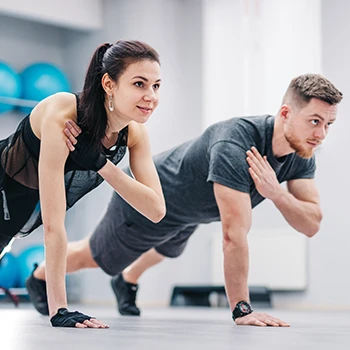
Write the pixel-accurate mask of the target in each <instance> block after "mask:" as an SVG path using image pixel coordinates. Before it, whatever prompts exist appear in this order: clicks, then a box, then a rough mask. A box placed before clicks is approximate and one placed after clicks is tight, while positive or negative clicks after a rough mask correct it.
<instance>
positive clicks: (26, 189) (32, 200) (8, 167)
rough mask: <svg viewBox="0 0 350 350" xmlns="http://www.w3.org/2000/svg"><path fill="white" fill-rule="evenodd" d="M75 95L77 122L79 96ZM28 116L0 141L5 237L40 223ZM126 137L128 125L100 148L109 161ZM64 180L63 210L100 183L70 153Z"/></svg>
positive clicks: (35, 149) (0, 221)
mask: <svg viewBox="0 0 350 350" xmlns="http://www.w3.org/2000/svg"><path fill="white" fill-rule="evenodd" d="M76 98H77V111H78V115H77V121H78V124H79V121H80V120H81V115H80V113H81V112H80V109H79V96H78V95H76ZM29 117H30V115H27V116H26V117H25V118H24V119H23V120H22V121H21V123H20V124H19V125H18V127H17V130H16V131H15V132H14V133H13V134H12V135H10V136H9V137H8V138H7V139H5V140H2V141H0V165H1V167H0V191H1V195H0V203H2V206H1V207H0V234H1V235H5V236H11V237H12V236H14V235H17V236H26V235H28V234H29V233H31V232H32V231H33V230H34V229H36V228H37V227H38V226H40V225H41V224H42V220H41V212H40V203H39V181H38V160H39V154H40V140H39V139H38V138H37V137H36V136H35V134H34V133H33V130H32V128H31V125H30V121H29ZM127 140H128V126H126V127H125V128H124V129H122V130H121V131H120V132H119V135H118V140H117V141H116V144H115V145H114V146H112V147H111V148H110V149H106V148H104V152H105V154H106V156H107V158H108V159H109V160H110V161H111V162H112V163H114V164H118V163H119V162H120V161H121V160H122V158H123V157H124V155H125V153H126V148H127ZM64 180H65V188H66V209H67V210H68V209H70V208H71V207H72V206H73V205H74V204H75V203H76V202H77V201H78V200H79V199H80V198H82V197H83V196H84V195H86V194H87V193H89V192H90V191H92V190H93V189H95V188H96V187H97V186H99V185H100V184H101V183H102V182H103V178H102V177H101V176H100V175H99V174H98V173H97V172H94V171H92V170H86V169H83V168H82V167H80V166H79V165H78V164H77V163H75V162H74V161H73V159H72V158H71V157H70V156H68V158H67V161H66V164H65V170H64ZM1 209H3V210H2V211H3V215H2V213H1Z"/></svg>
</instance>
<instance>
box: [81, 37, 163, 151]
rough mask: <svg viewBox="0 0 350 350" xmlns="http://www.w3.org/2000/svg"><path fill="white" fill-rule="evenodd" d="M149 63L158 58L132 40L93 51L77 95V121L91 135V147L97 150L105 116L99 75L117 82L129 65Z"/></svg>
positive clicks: (151, 50)
mask: <svg viewBox="0 0 350 350" xmlns="http://www.w3.org/2000/svg"><path fill="white" fill-rule="evenodd" d="M141 60H151V61H155V62H158V63H159V64H160V60H159V55H158V53H157V51H156V50H154V49H153V48H152V47H150V46H149V45H147V44H145V43H143V42H140V41H135V40H129V41H126V40H119V41H117V42H116V43H115V44H113V45H111V44H108V43H106V44H103V45H101V46H99V47H98V48H97V49H96V51H95V52H94V54H93V56H92V58H91V61H90V64H89V67H88V70H87V73H86V76H85V82H84V87H83V90H82V92H81V96H80V103H79V111H80V112H81V114H80V115H81V117H82V118H81V119H80V120H79V121H78V123H79V125H80V126H81V128H82V129H83V131H84V132H87V133H89V134H90V135H91V142H92V144H94V145H96V146H98V147H101V139H102V138H103V137H104V136H105V133H106V127H107V114H106V110H105V91H104V89H103V87H102V83H101V80H102V76H103V75H104V74H105V73H108V75H109V77H110V78H111V79H112V80H114V81H115V82H118V79H119V78H120V76H121V75H122V74H123V72H124V71H125V70H126V69H127V67H128V66H129V65H130V64H131V63H135V62H138V61H141Z"/></svg>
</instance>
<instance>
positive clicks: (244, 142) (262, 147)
mask: <svg viewBox="0 0 350 350" xmlns="http://www.w3.org/2000/svg"><path fill="white" fill-rule="evenodd" d="M274 120H275V118H274V117H273V116H269V115H266V116H257V117H245V118H232V119H229V120H226V121H223V122H219V123H216V124H214V125H212V126H210V127H209V128H207V129H206V131H205V132H204V133H203V134H202V135H201V136H199V137H198V138H196V139H194V140H191V141H188V142H185V143H183V144H182V145H180V146H178V147H175V148H173V149H170V150H168V151H165V152H163V153H161V154H159V155H157V156H155V157H154V162H155V165H156V168H157V170H158V174H159V177H160V181H161V184H162V188H163V192H164V196H165V201H166V207H167V214H166V216H165V217H164V219H163V220H162V221H161V222H160V223H158V224H157V225H156V226H157V228H159V229H161V230H173V229H174V228H179V226H187V225H197V224H201V223H209V222H212V221H219V220H220V214H219V209H218V206H217V204H216V200H215V196H214V190H213V183H214V182H216V183H219V184H222V185H224V186H227V187H230V188H233V189H235V190H238V191H241V192H245V193H249V194H250V197H251V202H252V207H253V208H254V207H255V206H256V205H257V204H259V203H260V202H262V201H263V200H264V199H265V198H264V197H262V196H261V195H260V194H259V193H258V192H257V190H256V189H255V186H254V182H253V180H252V178H251V176H250V174H249V172H248V168H249V166H248V163H247V161H246V151H247V150H249V149H250V148H251V147H252V146H255V147H256V148H257V149H258V151H259V152H260V154H261V155H266V156H267V160H268V162H269V163H270V165H271V166H272V168H273V169H274V171H275V172H276V175H277V178H278V181H279V182H280V183H282V182H284V181H287V180H292V179H301V178H313V177H314V173H315V168H316V167H315V159H314V157H312V158H309V159H303V158H301V157H299V156H298V155H296V154H295V153H292V154H289V155H287V156H285V157H282V158H279V159H276V158H275V157H274V155H273V153H272V134H273V128H274ZM125 214H126V217H127V219H128V220H131V221H132V222H135V221H136V222H138V224H139V225H145V226H151V227H152V228H153V229H154V228H155V225H154V224H152V223H151V222H150V221H149V220H148V219H146V218H144V217H143V216H142V215H141V214H139V213H138V212H137V211H135V210H134V209H132V208H131V207H130V206H128V205H126V208H125Z"/></svg>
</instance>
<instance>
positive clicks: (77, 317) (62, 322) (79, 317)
mask: <svg viewBox="0 0 350 350" xmlns="http://www.w3.org/2000/svg"><path fill="white" fill-rule="evenodd" d="M92 318H94V317H91V316H87V315H84V314H82V313H81V312H78V311H74V312H69V311H68V309H66V308H63V307H62V308H60V309H58V310H57V314H56V315H54V316H52V317H51V319H50V322H51V324H52V327H75V325H76V324H77V323H83V322H84V321H86V320H90V319H92Z"/></svg>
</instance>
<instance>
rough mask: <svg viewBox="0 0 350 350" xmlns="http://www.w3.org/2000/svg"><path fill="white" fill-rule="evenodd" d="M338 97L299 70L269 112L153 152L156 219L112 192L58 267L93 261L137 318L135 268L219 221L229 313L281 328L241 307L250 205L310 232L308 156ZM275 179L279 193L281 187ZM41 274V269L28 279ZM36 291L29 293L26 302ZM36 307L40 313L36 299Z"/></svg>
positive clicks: (311, 162) (313, 224)
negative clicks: (159, 194) (163, 210)
mask: <svg viewBox="0 0 350 350" xmlns="http://www.w3.org/2000/svg"><path fill="white" fill-rule="evenodd" d="M341 99H342V94H341V92H339V91H338V90H337V89H336V88H335V87H334V86H333V84H332V83H331V82H329V81H328V80H327V79H326V78H324V77H322V76H320V75H316V74H306V75H302V76H299V77H297V78H295V79H293V80H292V81H291V83H290V85H289V87H288V89H287V91H286V93H285V96H284V98H283V101H282V105H281V107H280V109H279V111H278V113H277V115H276V116H275V117H273V116H268V115H266V116H257V117H247V118H232V119H229V120H227V121H223V122H220V123H217V124H214V125H212V126H210V127H209V128H208V129H207V130H206V131H205V132H204V133H203V134H202V135H201V136H200V137H198V138H197V139H195V140H191V141H189V142H186V143H184V144H182V145H180V146H178V147H175V148H173V149H171V150H169V151H166V152H163V153H161V154H160V155H158V156H156V157H154V162H155V165H156V168H157V171H158V173H159V177H160V180H161V183H162V187H163V192H164V196H165V200H166V205H167V214H166V216H165V217H164V219H163V220H162V221H160V222H159V223H158V224H155V223H152V222H151V221H149V220H147V219H145V218H144V217H142V215H141V214H139V213H138V212H137V211H136V210H135V209H133V208H132V207H131V206H129V205H128V204H127V203H126V202H125V201H124V200H123V199H122V198H121V197H119V196H118V195H117V194H116V193H114V194H113V197H112V200H111V202H110V204H109V207H108V210H107V212H106V214H105V216H104V218H103V219H102V221H101V222H100V224H99V225H98V226H97V228H96V230H95V232H94V233H93V235H92V236H91V237H89V238H88V239H85V240H83V241H80V242H74V243H72V244H71V245H70V247H71V248H70V249H69V253H68V260H67V262H68V267H67V271H69V272H72V271H75V270H77V269H80V268H85V267H101V268H102V269H103V270H104V271H105V272H106V273H108V274H110V275H114V276H115V277H113V278H112V281H111V282H112V288H113V290H114V292H115V294H116V297H117V299H118V308H119V311H120V313H121V314H128V315H139V314H140V311H139V309H138V308H137V307H136V304H135V300H136V291H137V280H138V278H139V277H140V275H141V274H142V273H143V272H144V271H146V270H147V269H148V268H149V267H151V266H153V265H155V264H156V263H159V262H160V261H162V260H163V259H164V257H172V258H174V257H177V256H179V255H180V254H181V253H182V252H183V250H184V247H185V245H186V242H187V240H188V238H189V237H190V235H191V234H192V233H193V232H194V231H195V229H196V228H197V226H198V225H199V224H201V223H209V222H213V221H219V220H221V222H222V230H223V252H224V274H225V287H226V294H227V297H228V301H229V304H230V307H231V310H232V318H233V320H234V321H235V323H236V324H238V325H256V326H266V325H268V326H288V324H287V323H285V322H283V321H281V320H279V319H277V318H275V317H273V316H271V315H268V314H265V313H256V312H254V311H253V310H252V309H251V307H250V304H249V291H248V285H247V279H248V244H247V233H248V231H249V229H250V226H251V220H252V208H254V207H255V206H256V205H258V204H259V203H260V202H262V201H263V200H264V199H265V198H267V199H269V200H271V201H272V202H273V203H274V204H275V206H276V207H277V209H278V210H279V211H280V212H281V213H282V215H283V216H284V217H285V219H286V220H287V222H288V223H289V224H290V225H291V226H292V227H293V228H294V229H296V230H298V231H299V232H301V233H303V234H305V235H306V236H307V237H312V236H313V235H315V234H316V233H317V231H318V230H319V227H320V222H321V219H322V212H321V208H320V203H319V195H318V191H317V189H316V186H315V183H314V180H313V178H314V173H315V159H314V155H313V153H314V150H315V148H316V147H317V146H319V145H320V144H321V143H322V141H323V140H324V138H325V137H326V135H327V133H328V130H329V127H330V125H331V124H332V123H333V122H334V121H335V119H336V112H337V104H338V103H339V102H340V101H341ZM70 131H71V136H70V141H69V142H68V144H69V148H70V149H71V150H74V147H73V145H72V144H76V139H75V137H76V136H78V134H79V132H80V130H79V129H78V128H76V129H74V128H70ZM78 144H79V143H78ZM83 146H84V145H80V146H79V147H83ZM76 152H79V150H77V151H76ZM128 173H129V174H130V172H129V170H128ZM130 175H131V174H130ZM284 181H287V190H286V189H284V188H283V187H282V186H281V185H280V183H282V182H284ZM75 261H78V262H80V263H79V264H78V263H75ZM130 264H131V265H130ZM127 266H128V268H126V267H127ZM125 268H126V269H125ZM123 270H124V271H123ZM122 271H123V273H121V272H122ZM44 275H45V270H44V266H41V267H39V268H38V269H37V270H36V271H35V272H34V275H33V276H32V277H31V279H32V280H36V281H37V279H44V278H45V277H44ZM37 282H40V281H37ZM37 296H38V293H37V292H36V294H35V293H34V292H33V293H31V297H32V299H35V298H37ZM35 306H36V308H37V309H38V311H39V312H40V305H39V304H38V303H36V304H35Z"/></svg>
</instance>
